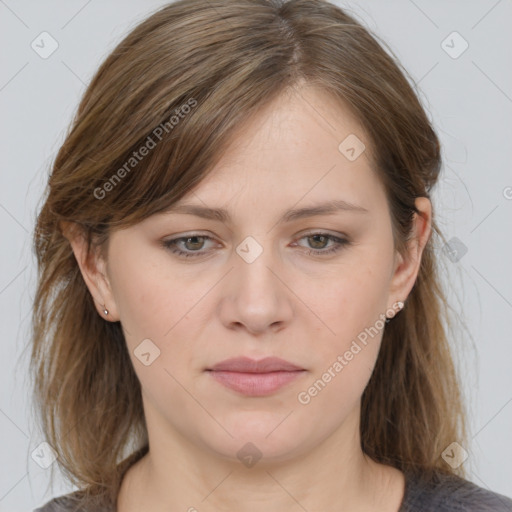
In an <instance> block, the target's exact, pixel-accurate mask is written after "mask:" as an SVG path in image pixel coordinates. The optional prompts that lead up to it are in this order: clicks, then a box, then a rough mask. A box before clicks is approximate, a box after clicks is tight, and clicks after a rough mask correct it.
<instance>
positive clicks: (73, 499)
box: [33, 491, 114, 512]
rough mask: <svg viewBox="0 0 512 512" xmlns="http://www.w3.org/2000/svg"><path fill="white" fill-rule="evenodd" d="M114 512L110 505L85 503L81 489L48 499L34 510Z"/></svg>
mask: <svg viewBox="0 0 512 512" xmlns="http://www.w3.org/2000/svg"><path fill="white" fill-rule="evenodd" d="M93 511H94V512H114V511H113V510H112V509H110V508H108V507H101V506H98V505H92V506H89V507H85V506H84V505H83V493H81V492H80V491H74V492H70V493H69V494H63V495H62V496H58V497H57V498H53V499H52V500H50V501H47V502H46V503H45V504H44V505H42V506H41V507H39V508H36V509H34V510H33V512H93Z"/></svg>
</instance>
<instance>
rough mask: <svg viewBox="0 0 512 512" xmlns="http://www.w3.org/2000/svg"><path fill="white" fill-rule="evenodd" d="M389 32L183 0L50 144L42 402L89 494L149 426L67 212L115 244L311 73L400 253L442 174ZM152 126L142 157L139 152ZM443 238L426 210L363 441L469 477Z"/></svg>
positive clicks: (364, 417) (139, 33)
mask: <svg viewBox="0 0 512 512" xmlns="http://www.w3.org/2000/svg"><path fill="white" fill-rule="evenodd" d="M383 45H384V43H381V44H380V45H379V43H378V42H377V39H376V38H375V36H372V35H371V34H370V33H369V31H368V30H367V29H366V28H365V27H364V26H363V25H362V23H360V22H358V21H356V19H355V18H354V17H352V16H351V15H349V14H347V12H345V11H344V10H342V9H340V8H339V7H337V6H334V5H332V4H330V3H328V2H327V1H322V0H291V1H289V2H285V1H281V0H269V1H267V0H230V1H229V2H226V1H225V0H209V1H208V2H205V1H203V0H180V1H177V2H175V3H172V4H169V5H166V6H164V7H163V8H161V9H159V10H158V11H156V12H155V13H154V14H152V15H151V16H150V17H148V18H147V19H146V20H145V21H143V22H142V23H140V24H139V25H138V26H137V27H136V28H135V29H134V30H133V31H132V32H131V33H130V34H128V36H127V37H126V38H125V39H124V40H123V41H121V42H120V43H119V44H118V46H117V47H116V48H115V49H114V50H113V51H112V53H111V54H110V55H109V56H108V57H107V59H106V60H105V61H104V62H103V64H102V65H101V66H100V68H99V70H98V71H97V73H96V74H95V76H94V77H93V79H92V81H91V83H90V85H89V87H88V88H87V90H86V92H85V94H84V96H83V99H82V100H81V102H80V105H79V107H78V111H77V114H76V116H75V118H74V120H73V123H72V126H71V128H70V131H69V132H68V134H67V137H66V139H65V141H64V143H63V145H62V147H61V148H60V150H59V152H58V155H57V156H56V159H55V162H54V164H53V168H52V171H51V175H50V177H49V183H48V187H47V190H46V197H45V201H44V204H43V206H42V207H41V210H40V212H39V215H38V218H37V225H36V229H35V232H34V248H35V252H36V254H37V262H38V270H39V274H38V283H37V292H36V295H35V299H34V310H33V319H32V322H33V323H32V327H33V335H32V336H33V339H32V342H33V345H32V355H31V370H32V371H33V375H34V379H35V380H34V397H35V403H36V405H37V415H38V417H40V421H41V422H42V423H41V424H42V429H43V432H44V435H45V436H46V438H47V441H48V442H49V443H50V444H51V446H52V447H53V448H54V450H55V451H56V453H57V454H58V464H59V467H60V468H61V469H62V470H63V471H64V473H65V475H66V477H67V478H68V479H69V480H70V482H72V483H73V484H75V485H78V486H79V487H80V488H81V489H84V492H85V490H86V491H87V496H86V498H87V499H88V500H92V499H93V497H94V496H95V497H96V498H97V499H98V500H99V502H101V503H107V502H108V503H115V502H116V496H117V492H118V490H119V486H120V482H121V480H122V477H123V475H124V472H125V471H126V470H127V468H128V467H129V466H130V464H132V463H133V462H135V461H136V460H138V459H139V458H140V457H142V456H143V455H144V454H145V453H146V452H147V450H148V438H147V431H146V425H145V420H144V414H143V408H142V399H141V390H140V383H139V381H138V379H137V376H136V374H135V372H134V369H133V366H132V364H131V360H130V357H129V354H128V351H127V348H126V345H125V339H124V335H123V332H122V329H121V325H120V323H119V322H107V321H105V320H104V319H102V318H100V316H99V315H98V313H97V311H96V309H95V306H94V302H93V300H92V297H91V295H90V293H89V291H88V289H87V287H86V285H85V282H84V280H83V278H82V275H81V272H80V270H79V267H78V265H77V261H76V259H75V257H74V254H73V252H72V249H71V246H70V243H69V241H68V239H67V238H66V237H65V236H64V233H63V228H62V226H63V224H62V222H63V221H65V222H71V223H73V224H72V225H74V226H76V227H77V233H81V234H82V235H83V236H84V237H85V238H86V240H87V243H88V248H89V250H90V251H92V249H93V248H94V249H96V248H99V249H100V250H101V252H102V254H103V255H104V256H106V254H107V250H108V240H109V233H110V232H111V231H112V230H114V229H118V228H121V227H124V226H130V225H133V224H135V223H137V222H140V221H141V220H143V219H144V218H146V217H148V216H150V215H152V214H155V213H158V212H161V211H162V210H164V209H166V208H167V207H169V206H170V205H172V204H173V203H174V202H176V201H177V200H178V199H180V198H181V197H182V196H184V195H185V194H186V193H187V192H188V191H189V190H191V189H192V188H193V187H194V186H195V185H197V184H198V183H199V182H200V181H201V180H202V179H203V178H204V177H205V176H206V175H207V173H208V172H209V170H211V169H212V168H213V166H214V165H215V163H216V162H217V161H218V159H219V158H220V157H221V156H222V153H223V150H224V149H225V148H226V147H227V146H226V144H228V143H229V141H230V140H232V138H233V136H235V135H236V133H235V130H238V129H239V127H240V126H241V124H242V123H243V122H244V121H246V120H248V119H250V118H251V115H252V114H253V113H255V112H256V111H257V110H258V109H260V108H261V107H262V106H264V105H266V104H268V103H269V102H271V101H272V100H274V99H275V98H277V97H278V96H279V95H280V94H281V93H282V92H283V91H285V90H287V89H289V88H295V87H297V86H298V85H300V84H302V83H307V84H308V85H315V86H317V87H321V88H323V90H325V91H327V92H329V93H330V94H332V95H333V97H334V98H337V99H339V100H340V101H341V102H343V104H344V105H346V106H348V107H349V108H350V109H351V111H352V112H353V113H354V114H355V115H356V116H357V118H358V119H359V121H360V122H361V123H362V125H363V127H364V129H365V130H366V133H367V136H368V141H367V142H368V144H367V147H370V148H371V153H372V155H373V159H374V161H373V162H372V163H373V165H374V168H375V170H376V172H377V173H378V176H379V177H380V179H382V182H383V183H384V185H385V189H386V194H387V198H388V203H389V209H390V214H391V220H392V225H393V237H394V240H395V247H396V249H397V251H399V252H401V253H402V254H404V251H405V248H406V242H407V240H408V239H409V236H410V233H411V222H412V219H413V215H414V213H415V212H418V211H417V210H416V208H415V204H414V200H415V198H416V197H420V196H424V197H430V192H431V189H432V186H433V185H434V184H435V183H436V181H437V179H438V175H439V173H440V169H441V155H440V145H439V141H438V138H437V136H436V134H435V132H434V130H433V128H432V126H431V124H430V122H429V120H428V118H427V117H426V114H425V111H424V109H423V108H422V106H421V104H420V101H419V99H418V96H417V95H416V93H415V91H414V89H413V87H411V85H410V83H409V82H408V80H407V78H406V72H405V71H404V70H402V69H401V68H400V65H399V64H398V63H397V62H396V59H395V58H393V57H392V55H393V54H392V52H391V50H389V49H388V53H387V52H386V51H385V50H384V49H383ZM157 134H159V135H158V136H157ZM150 139H151V141H152V142H153V143H154V146H152V147H151V149H150V150H149V151H148V152H147V155H146V156H145V157H144V158H141V159H138V158H135V157H134V156H133V155H134V151H139V150H140V149H141V148H142V146H144V145H145V146H146V147H149V146H150V145H151V144H150ZM340 142H341V141H340ZM141 153H142V151H141ZM122 169H124V172H123V171H122ZM438 237H439V238H440V239H442V240H444V237H443V235H442V234H441V232H440V231H439V229H438V226H437V225H436V221H435V218H433V219H432V236H431V238H430V240H429V241H428V243H427V245H426V247H425V249H424V252H423V257H422V261H421V266H420V270H419V274H418V277H417V280H416V282H415V284H414V287H413V289H412V291H411V293H410V295H409V297H408V298H407V300H406V306H405V308H404V310H403V311H401V312H400V313H399V314H398V315H397V316H396V317H395V318H394V319H393V320H392V321H391V322H390V323H389V324H388V325H387V326H386V328H385V331H384V334H383V340H382V346H381V349H380V353H379V356H378V359H377V362H376V366H375V369H374V372H373V374H372V376H371V378H370V381H369V383H368V386H367V387H366V389H365V390H364V393H363V396H362V410H361V444H362V449H363V451H364V452H365V453H367V454H368V455H369V456H371V457H372V458H373V459H374V460H376V461H378V462H382V463H387V464H390V465H393V466H394V467H396V468H399V469H400V470H402V471H404V472H406V471H409V472H415V473H421V474H422V475H429V474H431V473H432V472H434V471H441V472H447V473H456V474H459V475H460V476H465V469H464V467H463V466H460V467H459V468H457V469H452V468H451V467H450V466H449V465H447V464H446V462H444V460H443V459H442V458H441V453H442V451H443V450H444V449H445V448H446V447H447V446H448V445H449V444H450V443H452V442H453V441H457V442H459V443H460V444H462V445H463V446H464V445H465V440H466V426H465V421H466V420H465V412H464V407H463V401H462V396H461V391H460V388H459V383H458V378H457V375H456V370H455V365H454V362H453V359H452V354H451V350H450V347H449V343H448V340H447V334H446V328H447V327H448V326H449V325H451V324H450V322H449V316H448V314H447V308H448V307H449V306H448V305H447V301H446V298H445V296H444V293H443V290H442V287H441V282H440V276H439V273H438V268H437V265H436V263H437V260H436V258H435V253H434V247H433V243H435V242H436V240H437V238H438ZM445 322H446V323H445ZM128 456H129V457H128ZM120 461H123V463H122V464H120Z"/></svg>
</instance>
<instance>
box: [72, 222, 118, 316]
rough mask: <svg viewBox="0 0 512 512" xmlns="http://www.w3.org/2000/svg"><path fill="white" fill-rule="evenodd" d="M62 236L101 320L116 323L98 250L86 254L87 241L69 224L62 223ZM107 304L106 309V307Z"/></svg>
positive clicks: (112, 300) (108, 285) (109, 288)
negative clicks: (71, 251)
mask: <svg viewBox="0 0 512 512" xmlns="http://www.w3.org/2000/svg"><path fill="white" fill-rule="evenodd" d="M62 228H63V230H62V232H63V235H64V236H65V237H66V238H67V239H68V241H69V243H70V245H71V248H72V250H73V253H74V255H75V259H76V261H77V264H78V266H79V268H80V272H81V274H82V278H83V280H84V282H85V284H86V286H87V288H88V289H89V292H90V294H91V295H92V298H93V300H94V303H95V305H96V309H97V311H98V314H100V316H101V317H102V318H105V319H107V318H106V317H107V316H108V320H112V321H117V320H118V318H117V311H116V308H115V303H114V298H113V294H112V289H111V286H110V282H109V279H108V277H107V274H106V262H105V261H104V259H103V258H102V257H101V256H100V254H99V250H95V251H93V252H92V253H88V247H87V240H86V238H85V236H84V234H83V232H82V231H80V230H79V229H76V226H72V225H71V223H67V222H66V223H62ZM106 304H108V307H107V305H106Z"/></svg>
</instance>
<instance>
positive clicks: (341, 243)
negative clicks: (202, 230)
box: [162, 232, 351, 258]
mask: <svg viewBox="0 0 512 512" xmlns="http://www.w3.org/2000/svg"><path fill="white" fill-rule="evenodd" d="M312 236H323V237H325V238H328V239H329V240H331V241H333V242H335V245H334V246H333V247H331V248H330V249H328V250H319V249H309V250H307V254H308V255H310V254H313V255H315V256H325V255H327V254H334V253H336V252H338V251H340V250H341V249H343V248H344V247H346V246H348V245H350V244H351V242H349V241H348V240H347V239H344V238H339V237H337V236H334V235H330V234H328V233H316V232H315V233H307V234H306V235H303V236H302V237H300V238H299V240H302V239H303V238H309V237H312ZM189 238H204V239H205V240H212V238H211V237H209V236H207V235H194V234H192V235H188V236H182V237H179V238H174V239H172V240H164V241H163V242H162V244H163V246H164V247H166V248H167V249H169V250H170V251H171V252H172V253H174V254H177V255H178V256H179V257H186V258H196V257H199V256H204V255H205V254H206V253H204V252H199V251H193V252H186V251H182V250H181V249H177V248H176V244H177V243H178V242H180V241H182V240H188V239H189Z"/></svg>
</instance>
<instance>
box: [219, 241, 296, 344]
mask: <svg viewBox="0 0 512 512" xmlns="http://www.w3.org/2000/svg"><path fill="white" fill-rule="evenodd" d="M279 262H280V260H279V258H277V257H275V256H274V255H273V253H272V251H271V250H270V249H268V250H263V252H261V254H259V256H258V257H257V258H256V259H254V261H251V260H250V259H249V260H247V261H246V260H245V259H244V258H243V257H240V256H239V255H238V254H236V253H235V254H233V263H234V268H233V269H232V270H231V272H229V274H228V275H227V276H226V279H227V282H226V283H225V284H224V286H223V288H222V298H221V303H220V318H221V321H222V323H223V324H224V325H225V326H226V327H227V328H229V329H237V330H246V331H247V332H249V333H250V334H252V335H258V334H264V333H265V332H268V331H271V333H274V332H276V331H278V330H281V329H283V328H284V327H285V326H286V325H288V324H289V323H290V321H291V319H292V316H293V312H294V309H293V307H292V306H293V302H292V301H293V293H292V292H291V291H290V289H289V287H288V286H287V283H286V281H287V272H285V271H283V266H282V265H280V264H279Z"/></svg>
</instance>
